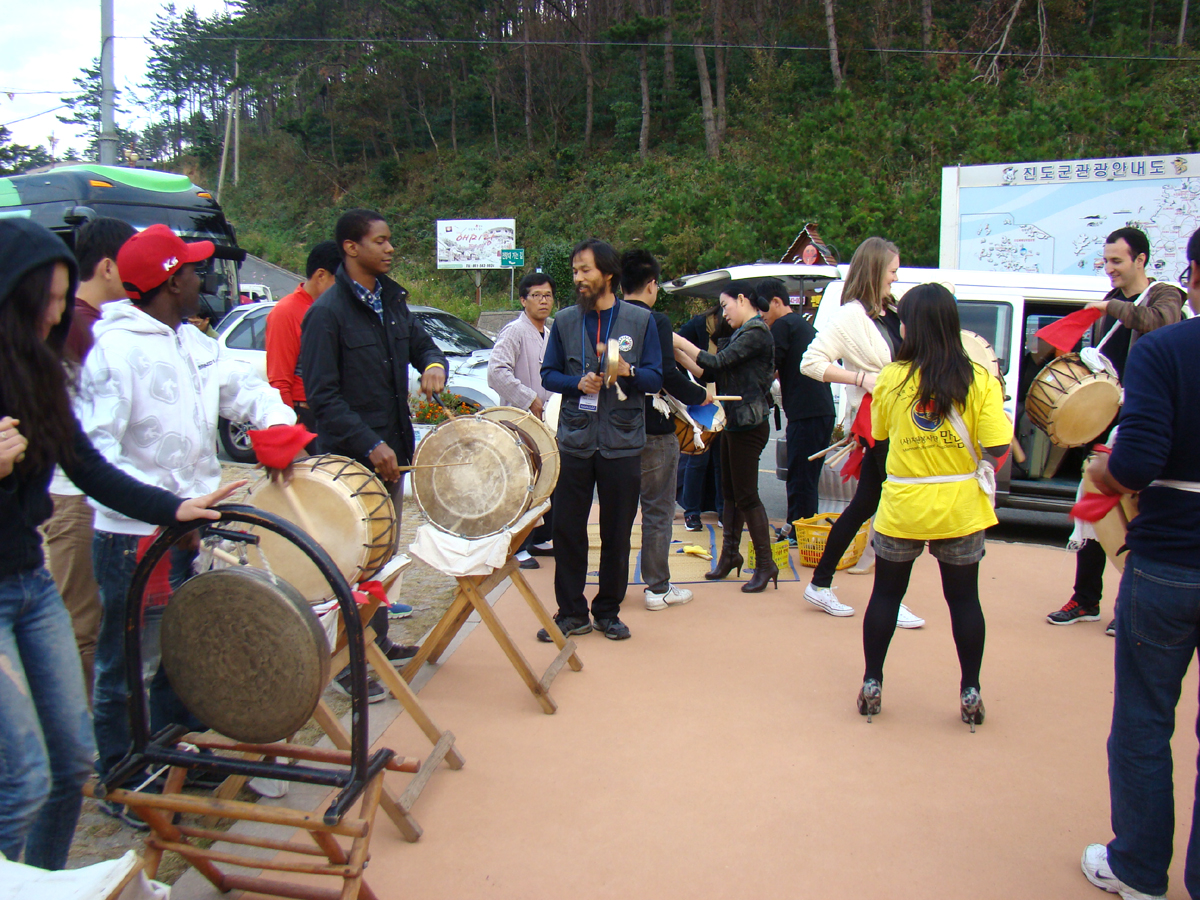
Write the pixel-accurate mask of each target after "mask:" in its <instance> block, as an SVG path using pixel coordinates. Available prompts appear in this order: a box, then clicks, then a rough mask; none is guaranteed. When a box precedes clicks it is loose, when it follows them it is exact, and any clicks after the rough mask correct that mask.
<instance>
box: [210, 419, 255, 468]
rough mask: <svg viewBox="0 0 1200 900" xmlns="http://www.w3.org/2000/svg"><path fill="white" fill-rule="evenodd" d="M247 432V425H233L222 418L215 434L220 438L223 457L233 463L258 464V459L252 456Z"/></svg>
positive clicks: (252, 451)
mask: <svg viewBox="0 0 1200 900" xmlns="http://www.w3.org/2000/svg"><path fill="white" fill-rule="evenodd" d="M249 431H250V426H249V425H248V424H245V423H243V424H235V423H233V422H230V421H229V420H228V419H226V418H222V419H221V420H220V422H219V423H218V424H217V432H218V434H220V436H221V446H222V447H223V448H224V449H225V455H226V456H228V457H229V458H230V459H232V460H233V461H234V462H239V463H252V462H258V457H257V456H255V455H254V447H253V446H252V445H251V443H250V435H249V433H248V432H249Z"/></svg>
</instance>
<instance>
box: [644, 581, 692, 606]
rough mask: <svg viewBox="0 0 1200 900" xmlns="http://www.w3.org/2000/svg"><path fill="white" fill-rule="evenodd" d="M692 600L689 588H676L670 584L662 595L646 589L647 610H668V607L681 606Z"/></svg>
mask: <svg viewBox="0 0 1200 900" xmlns="http://www.w3.org/2000/svg"><path fill="white" fill-rule="evenodd" d="M691 599H692V592H691V591H689V590H688V589H687V588H681V587H675V585H673V584H668V585H667V589H666V590H665V591H663V592H662V593H661V594H656V593H654V591H652V590H650V589H649V588H646V609H666V608H667V607H668V606H681V605H682V604H684V603H687V602H688V601H689V600H691Z"/></svg>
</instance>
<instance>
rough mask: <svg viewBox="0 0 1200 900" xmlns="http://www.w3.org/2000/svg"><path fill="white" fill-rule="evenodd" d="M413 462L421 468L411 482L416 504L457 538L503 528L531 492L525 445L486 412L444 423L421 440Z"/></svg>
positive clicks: (530, 465)
mask: <svg viewBox="0 0 1200 900" xmlns="http://www.w3.org/2000/svg"><path fill="white" fill-rule="evenodd" d="M445 463H466V465H444V464H445ZM413 464H414V465H416V466H418V467H419V468H417V469H415V470H414V471H413V480H412V483H413V493H414V494H415V495H416V498H417V505H419V506H420V507H421V511H422V512H424V513H425V515H426V516H427V517H428V518H429V521H430V522H431V523H432V524H433V525H434V526H435V527H437V528H439V529H440V530H442V531H445V532H447V533H449V534H453V535H457V536H458V537H464V538H481V537H487V536H488V535H492V534H497V533H499V532H501V531H503V530H504V529H505V528H507V527H508V526H510V525H512V524H513V523H514V522H516V521H517V519H519V518H521V515H522V514H523V513H524V512H525V510H526V509H528V508H529V503H530V500H531V498H532V496H533V483H534V479H535V477H536V476H535V472H534V468H533V463H532V462H531V460H530V457H529V453H528V451H527V450H526V449H525V445H524V444H522V443H521V439H520V438H519V437H517V435H516V434H515V433H514V432H513V431H512V430H511V429H508V428H505V427H504V426H503V425H501V424H500V423H499V422H492V421H489V420H487V419H485V418H483V417H482V416H477V415H476V416H458V417H457V418H454V419H451V420H450V421H448V422H443V423H442V424H441V425H439V426H438V427H437V428H435V429H434V430H433V431H431V432H430V433H429V434H427V435H426V436H425V438H424V440H422V441H421V444H420V446H419V447H417V454H416V459H414V460H413Z"/></svg>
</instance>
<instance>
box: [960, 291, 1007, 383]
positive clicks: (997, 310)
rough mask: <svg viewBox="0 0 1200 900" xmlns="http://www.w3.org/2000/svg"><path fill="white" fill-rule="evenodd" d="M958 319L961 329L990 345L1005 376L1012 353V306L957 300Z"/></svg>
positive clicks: (990, 302)
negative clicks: (973, 333)
mask: <svg viewBox="0 0 1200 900" xmlns="http://www.w3.org/2000/svg"><path fill="white" fill-rule="evenodd" d="M958 318H959V321H960V323H961V324H962V327H963V328H965V329H966V330H967V331H973V332H975V333H976V334H977V335H979V336H980V337H982V338H983V339H984V340H986V341H987V342H988V343H989V344H991V345H992V349H993V350H995V351H996V356H997V357H998V358H999V360H1000V372H1001V374H1004V375H1007V374H1008V361H1009V357H1010V355H1011V351H1012V346H1011V343H1012V340H1011V337H1012V305H1011V304H1009V303H1004V302H1001V301H994V300H959V301H958Z"/></svg>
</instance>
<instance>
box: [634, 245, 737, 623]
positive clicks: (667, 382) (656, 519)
mask: <svg viewBox="0 0 1200 900" xmlns="http://www.w3.org/2000/svg"><path fill="white" fill-rule="evenodd" d="M661 273H662V271H661V269H660V268H659V265H658V260H656V259H655V258H654V257H653V256H651V255H650V253H648V252H647V251H645V250H626V251H625V252H624V253H623V254H621V290H622V292H623V293H624V295H625V299H626V300H627V301H628V302H629V303H631V304H633V305H634V306H641V307H644V308H645V309H648V310H650V317H651V318H652V319H653V320H654V327H655V329H656V330H657V331H658V343H659V347H660V349H661V351H662V374H663V390H664V391H665V392H667V393H668V394H670V395H671V396H672V397H674V398H675V399H676V400H678V401H680V402H681V403H684V404H686V405H688V406H694V405H697V404H701V403H709V402H711V396H710V395H711V394H715V393H716V389H715V388H710V389H709V390H705V389H704V388H703V387H702V386H701V385H698V384H696V382H694V381H692V380H691V379H690V378H688V377H687V375H685V374H684V373H683V372H682V371H680V368H679V366H678V365H676V363H675V351H674V350H673V349H672V346H671V333H672V331H673V329H672V328H671V320H670V319H669V318H667V316H666V314H665V313H661V312H657V311H655V310H654V308H653V307H654V301H655V300H657V299H658V279H659V277H660V275H661ZM654 401H655V397H654V396H653V395H651V394H647V395H646V445H645V447H644V448H643V449H642V457H641V459H642V491H641V503H642V578H643V580H645V582H646V609H655V610H657V609H666V608H667V607H668V606H678V605H680V604H683V603H687V602H688V601H689V600H691V599H692V592H691V591H689V590H688V589H687V588H681V587H676V586H675V585H673V584H671V569H670V563H669V555H670V547H671V530H672V525H673V522H674V520H675V483H676V470H677V469H678V467H679V440H678V439H677V438H676V437H675V421H674V419H673V418H672V416H670V415H669V414H668V413H665V412H663V411H662V410H660V409H659V408H657V407H656V406H655V405H654ZM658 402H659V403H660V404H664V401H663V400H661V399H660V400H658ZM664 405H665V404H664Z"/></svg>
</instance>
